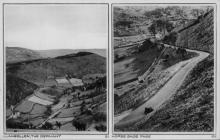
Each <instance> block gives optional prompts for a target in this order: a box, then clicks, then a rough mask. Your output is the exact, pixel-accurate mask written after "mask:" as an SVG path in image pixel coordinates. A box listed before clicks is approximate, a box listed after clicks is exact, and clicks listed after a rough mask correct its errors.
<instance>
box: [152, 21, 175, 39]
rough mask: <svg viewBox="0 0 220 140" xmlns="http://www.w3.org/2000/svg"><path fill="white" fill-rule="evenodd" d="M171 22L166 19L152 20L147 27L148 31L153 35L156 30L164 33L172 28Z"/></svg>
mask: <svg viewBox="0 0 220 140" xmlns="http://www.w3.org/2000/svg"><path fill="white" fill-rule="evenodd" d="M173 28H174V27H173V24H172V23H171V22H169V21H167V20H166V19H159V20H154V21H153V22H152V24H151V26H150V27H148V29H149V31H150V33H152V34H153V35H155V34H156V33H157V32H161V33H163V35H165V34H166V32H170V31H172V29H173Z"/></svg>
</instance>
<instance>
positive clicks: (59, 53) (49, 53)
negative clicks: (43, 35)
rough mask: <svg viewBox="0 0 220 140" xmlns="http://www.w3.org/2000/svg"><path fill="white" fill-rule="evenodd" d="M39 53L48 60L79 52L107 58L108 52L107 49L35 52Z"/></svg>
mask: <svg viewBox="0 0 220 140" xmlns="http://www.w3.org/2000/svg"><path fill="white" fill-rule="evenodd" d="M35 51H36V52H38V53H39V54H40V55H41V57H44V58H47V57H50V58H54V57H58V56H64V55H68V54H73V53H78V52H91V53H94V54H97V55H100V56H102V57H106V50H105V49H76V50H74V49H54V50H35Z"/></svg>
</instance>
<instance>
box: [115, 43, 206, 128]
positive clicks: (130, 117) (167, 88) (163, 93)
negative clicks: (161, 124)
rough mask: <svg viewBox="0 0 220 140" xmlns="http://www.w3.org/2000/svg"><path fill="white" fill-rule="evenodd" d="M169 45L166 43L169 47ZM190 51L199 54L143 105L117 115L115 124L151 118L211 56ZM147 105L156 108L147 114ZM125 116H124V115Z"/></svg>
mask: <svg viewBox="0 0 220 140" xmlns="http://www.w3.org/2000/svg"><path fill="white" fill-rule="evenodd" d="M167 46H168V45H165V47H167ZM172 47H173V46H172ZM186 51H188V52H195V53H197V54H198V56H196V57H193V58H191V59H189V60H186V61H185V63H186V65H184V66H183V67H182V68H181V69H180V70H179V71H178V72H177V73H176V74H175V75H174V76H173V77H172V78H171V79H170V80H169V81H168V82H167V83H166V84H165V85H164V86H163V87H162V88H161V89H160V90H159V91H158V93H156V94H155V95H154V96H153V97H152V98H151V99H149V100H148V101H147V102H145V103H144V104H143V105H141V106H139V107H138V108H136V109H135V110H132V111H129V113H128V112H127V113H124V114H121V115H120V116H117V117H116V120H115V122H114V123H115V126H116V127H126V126H128V125H129V124H133V123H138V122H141V121H142V120H145V121H146V119H148V118H150V116H152V115H153V114H154V113H155V112H156V111H157V110H158V109H159V108H160V106H161V105H162V104H163V103H165V102H166V101H167V100H168V99H169V98H171V96H172V95H173V94H175V93H176V91H177V90H178V89H179V87H180V86H181V85H182V83H183V82H184V80H185V78H186V76H187V75H188V74H189V72H190V71H191V70H192V69H193V68H194V67H195V66H196V65H197V64H198V63H199V62H200V61H202V60H203V59H205V58H206V57H208V56H209V54H208V53H206V52H202V51H197V50H190V49H186ZM183 62H184V61H182V62H180V63H179V65H183V64H182V63H183ZM145 107H152V108H153V109H154V111H153V112H151V113H149V114H148V115H147V116H146V115H145V114H144V109H145ZM122 116H123V117H122ZM118 118H120V119H118Z"/></svg>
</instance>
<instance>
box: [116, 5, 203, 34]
mask: <svg viewBox="0 0 220 140" xmlns="http://www.w3.org/2000/svg"><path fill="white" fill-rule="evenodd" d="M206 8H207V7H203V8H201V7H196V6H195V7H190V6H183V7H179V6H167V7H160V6H116V7H114V9H113V10H114V11H113V12H114V13H113V15H114V16H113V23H114V37H121V36H135V35H140V34H147V35H149V34H151V33H150V32H149V27H150V26H151V25H152V23H153V22H154V21H156V20H158V19H161V20H164V18H166V21H169V22H170V23H172V26H173V27H178V26H179V25H182V24H185V23H188V22H189V21H191V20H194V19H195V18H197V16H199V15H201V14H202V13H204V12H205V11H206V10H207V9H206Z"/></svg>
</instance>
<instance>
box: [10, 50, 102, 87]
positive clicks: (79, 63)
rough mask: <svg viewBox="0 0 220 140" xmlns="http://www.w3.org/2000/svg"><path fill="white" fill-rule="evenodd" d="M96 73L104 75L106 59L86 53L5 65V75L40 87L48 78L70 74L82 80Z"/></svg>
mask: <svg viewBox="0 0 220 140" xmlns="http://www.w3.org/2000/svg"><path fill="white" fill-rule="evenodd" d="M96 73H101V74H105V73H106V59H105V58H104V57H102V56H99V55H97V54H94V53H88V52H79V53H77V54H72V55H64V56H59V57H56V58H47V59H39V60H34V61H26V62H22V63H14V64H10V65H7V74H11V75H13V76H16V77H19V78H21V79H24V80H27V81H29V82H32V83H35V84H37V85H42V84H43V83H44V82H45V80H46V79H48V77H62V76H65V74H72V75H74V76H75V77H78V78H82V76H84V75H86V74H96Z"/></svg>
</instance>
